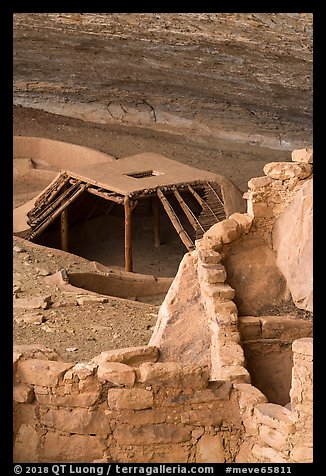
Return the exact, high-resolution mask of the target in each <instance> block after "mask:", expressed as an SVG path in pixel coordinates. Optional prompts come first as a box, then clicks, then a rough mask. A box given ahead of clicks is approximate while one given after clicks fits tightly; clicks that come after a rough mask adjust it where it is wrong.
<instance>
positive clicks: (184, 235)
mask: <svg viewBox="0 0 326 476" xmlns="http://www.w3.org/2000/svg"><path fill="white" fill-rule="evenodd" d="M157 196H158V198H159V199H160V200H161V203H162V205H163V207H164V210H165V211H166V213H167V215H168V217H169V218H170V220H171V223H172V225H173V226H174V228H175V229H176V231H177V233H178V235H179V237H180V239H181V241H182V243H183V244H184V245H185V247H186V248H187V250H188V251H192V250H194V249H195V245H194V243H193V242H192V241H191V239H190V238H189V235H188V233H187V232H186V230H185V229H184V228H183V226H182V225H181V222H180V220H179V218H178V216H177V214H176V213H175V211H174V210H173V208H172V206H171V204H170V202H169V201H168V200H167V198H166V197H165V196H164V194H163V192H162V190H161V189H160V188H158V189H157Z"/></svg>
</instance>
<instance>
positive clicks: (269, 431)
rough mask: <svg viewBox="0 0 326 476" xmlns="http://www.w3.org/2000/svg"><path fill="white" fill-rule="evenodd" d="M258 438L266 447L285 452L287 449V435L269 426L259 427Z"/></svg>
mask: <svg viewBox="0 0 326 476" xmlns="http://www.w3.org/2000/svg"><path fill="white" fill-rule="evenodd" d="M259 436H260V438H261V440H262V441H263V442H264V443H266V445H268V446H271V447H272V448H274V449H275V450H277V451H287V450H288V449H289V443H288V434H287V433H283V432H281V431H279V430H275V429H274V428H270V427H269V426H265V425H261V426H260V428H259Z"/></svg>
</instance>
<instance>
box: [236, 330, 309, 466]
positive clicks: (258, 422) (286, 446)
mask: <svg viewBox="0 0 326 476" xmlns="http://www.w3.org/2000/svg"><path fill="white" fill-rule="evenodd" d="M312 347H313V342H312V338H302V339H298V340H296V341H294V343H293V345H292V349H293V354H294V357H293V361H294V366H293V369H292V387H291V391H290V396H291V402H290V404H289V405H287V406H286V407H283V406H281V405H276V404H274V403H266V402H263V401H262V398H260V401H259V399H258V398H257V399H256V401H255V402H254V405H251V403H252V401H253V399H251V400H250V399H248V391H247V389H246V388H245V387H244V386H243V385H238V386H237V389H238V391H239V404H240V407H242V408H243V414H242V415H243V423H244V426H245V428H246V437H245V439H244V443H243V446H242V447H241V449H240V452H239V454H238V456H237V458H236V461H237V462H258V463H263V462H264V463H265V462H268V463H311V462H312V461H313V454H312V445H313V433H312V431H313V430H312V423H313V413H312V411H313V408H312V364H313V362H312V361H313V357H312ZM248 400H249V404H248V403H247V402H248Z"/></svg>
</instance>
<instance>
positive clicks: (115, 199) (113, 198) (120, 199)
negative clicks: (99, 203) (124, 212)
mask: <svg viewBox="0 0 326 476" xmlns="http://www.w3.org/2000/svg"><path fill="white" fill-rule="evenodd" d="M87 191H88V192H89V193H91V194H93V195H96V196H97V197H101V198H104V199H105V200H110V201H111V202H115V203H124V198H123V197H121V196H119V195H110V194H109V193H108V192H101V191H100V190H96V188H88V189H87Z"/></svg>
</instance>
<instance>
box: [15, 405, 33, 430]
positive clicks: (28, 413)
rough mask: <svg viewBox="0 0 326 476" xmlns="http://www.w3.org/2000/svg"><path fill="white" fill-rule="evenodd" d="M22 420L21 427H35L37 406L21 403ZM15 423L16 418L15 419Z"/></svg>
mask: <svg viewBox="0 0 326 476" xmlns="http://www.w3.org/2000/svg"><path fill="white" fill-rule="evenodd" d="M17 407H19V412H20V418H19V422H20V424H21V425H28V426H34V425H35V422H36V420H37V418H38V417H37V413H36V405H34V404H29V403H21V404H20V405H19V406H18V405H17ZM14 421H15V417H14Z"/></svg>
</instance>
